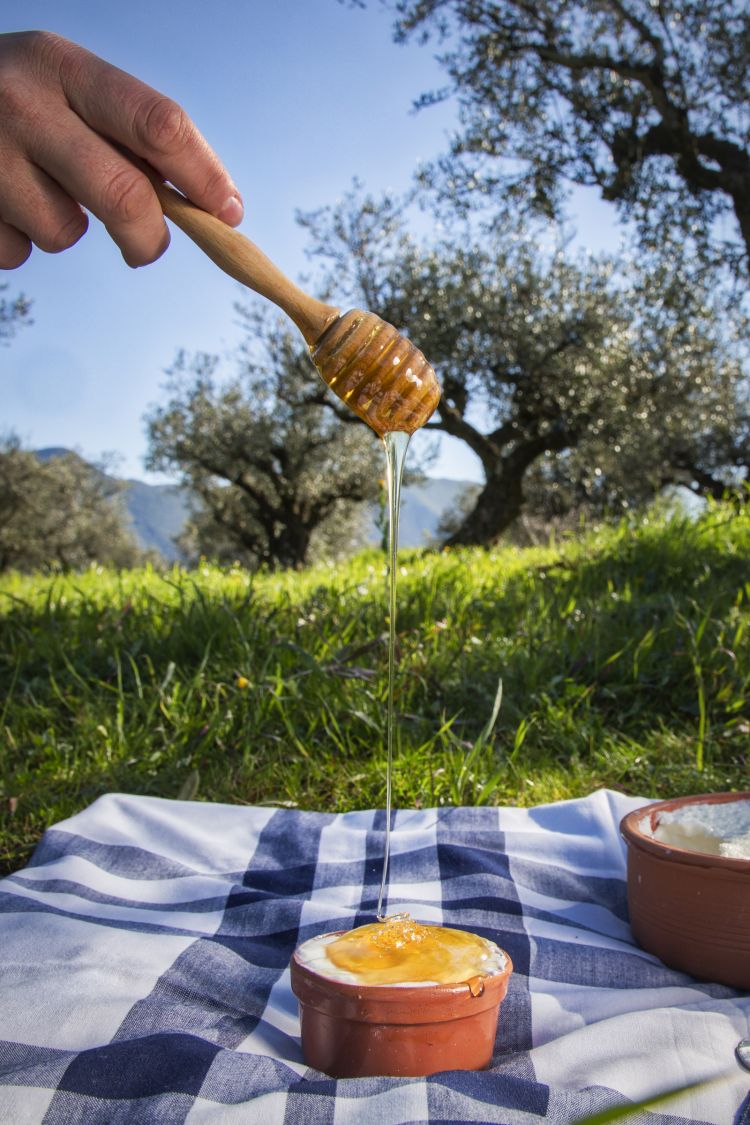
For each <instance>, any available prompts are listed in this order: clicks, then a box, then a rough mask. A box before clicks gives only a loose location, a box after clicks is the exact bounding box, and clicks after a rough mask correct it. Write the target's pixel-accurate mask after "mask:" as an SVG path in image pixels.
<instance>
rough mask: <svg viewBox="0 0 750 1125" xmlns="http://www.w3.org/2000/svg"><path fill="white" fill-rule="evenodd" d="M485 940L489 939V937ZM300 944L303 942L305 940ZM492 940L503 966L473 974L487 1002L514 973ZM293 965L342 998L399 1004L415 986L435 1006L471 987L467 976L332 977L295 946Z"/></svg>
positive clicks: (312, 981) (505, 953) (508, 958)
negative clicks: (392, 980)
mask: <svg viewBox="0 0 750 1125" xmlns="http://www.w3.org/2000/svg"><path fill="white" fill-rule="evenodd" d="M347 932H348V931H347V930H329V931H327V932H326V933H325V934H320V935H316V936H320V937H328V936H330V935H331V934H345V933H347ZM487 940H488V941H492V939H491V938H488V939H487ZM300 944H302V945H303V944H304V942H302V943H300ZM494 944H495V945H497V947H498V949H499V950H500V952H501V953H502V954H503V956H504V957H505V965H504V966H503V967H502V969H499V970H497V971H496V972H494V973H486V974H485V973H477V974H476V976H481V978H482V980H483V981H484V993H483V995H484V996H486V997H487V999H488V1000H489V1001H490V1004H488V1006H491V1002H492V1001H493V999H494V997H493V994H494V992H496V991H499V990H501V989H502V988H503V986H506V987H507V983H508V981H509V980H510V977H511V975H512V973H513V961H512V959H511V956H510V954H509V953H508V951H507V949H503V947H502V946H501V945H498V943H497V942H494ZM298 948H299V947H298ZM292 967H293V969H294V971H295V973H298V974H300V976H302V977H303V978H304V979H305V981H306V982H307V984H308V985H309V987H310V988H322V989H324V990H327V991H329V992H333V993H334V994H336V995H337V996H339V997H341V999H344V998H347V999H352V1000H354V999H356V1000H357V1001H362V1002H368V1001H371V1002H375V1001H378V1002H381V1003H382V1004H384V1005H393V1006H394V1007H395V1006H397V1005H398V1004H403V1003H404V1001H406V1000H407V999H408V996H407V994H408V993H411V992H413V991H415V990H417V989H419V992H420V993H421V994H422V999H423V1001H424V1003H425V1005H426V1006H427V1007H437V1006H438V1005H440V1004H443V1003H445V1002H446V1001H448V1000H450V999H451V998H454V997H455V998H460V997H463V996H464V995H465V994H466V993H467V992H470V991H471V990H470V989H469V980H470V979H472V978H467V979H466V980H462V981H455V982H453V981H451V982H448V983H442V984H441V983H440V982H437V981H434V982H433V981H424V982H422V983H420V982H418V981H414V982H410V983H408V984H357V983H355V982H354V981H344V980H335V979H334V978H333V977H327V976H324V975H323V973H319V972H318V971H317V970H316V969H313V968H312V966H310V965H306V964H305V962H304V961H302V960H300V958H299V957H298V954H297V949H295V950H294V952H293V953H292ZM293 991H294V990H293ZM297 998H298V999H300V1000H301V997H299V996H297ZM475 999H480V997H476V998H475ZM503 999H504V996H503V997H501V998H500V1002H501V1003H502V1000H503ZM304 1003H309V1001H304Z"/></svg>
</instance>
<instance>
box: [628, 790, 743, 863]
mask: <svg viewBox="0 0 750 1125" xmlns="http://www.w3.org/2000/svg"><path fill="white" fill-rule="evenodd" d="M658 817H659V818H658V821H657V824H656V828H654V829H652V827H651V817H650V815H648V816H645V817H644V818H643V819H642V820H641V823H640V825H639V827H640V829H641V831H642V832H643V833H644V835H646V836H651V837H652V838H653V839H654V840H659V841H661V843H663V844H668V845H671V846H672V847H674V848H687V850H688V851H691V852H703V853H704V854H706V855H723V856H728V857H730V858H732V859H750V801H748V800H740V801H724V802H721V803H713V804H705V803H703V804H694V805H681V806H680V807H679V808H676V809H673V810H672V811H671V812H662V813H659V814H658Z"/></svg>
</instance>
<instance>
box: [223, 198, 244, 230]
mask: <svg viewBox="0 0 750 1125" xmlns="http://www.w3.org/2000/svg"><path fill="white" fill-rule="evenodd" d="M244 214H245V208H244V207H243V206H242V200H241V199H240V197H239V196H238V195H230V197H229V199H228V200H227V201H226V203H224V204H223V206H222V207H220V208H219V211H218V212H217V217H218V218H219V219H221V221H222V222H223V223H228V224H229V226H230V227H236V226H237V224H238V223H241V222H242V217H243V215H244Z"/></svg>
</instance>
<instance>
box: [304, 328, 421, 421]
mask: <svg viewBox="0 0 750 1125" xmlns="http://www.w3.org/2000/svg"><path fill="white" fill-rule="evenodd" d="M311 355H312V359H313V363H314V364H315V366H316V367H317V369H318V371H319V372H320V375H321V376H322V378H323V381H324V382H325V383H327V384H328V386H329V387H330V388H331V390H332V391H334V392H335V393H336V394H337V395H338V396H339V398H340V399H341V400H342V401H343V402H345V403H346V405H347V406H348V407H349V408H350V409H351V410H353V411H354V413H355V414H358V415H359V417H360V418H362V419H363V420H364V421H365V422H367V424H368V425H369V426H371V427H372V429H373V430H374V431H375V433H376V434H377V435H378V436H379V437H382V436H383V435H384V434H387V433H391V432H394V431H397V432H400V433H407V434H413V433H414V431H415V430H418V429H419V428H420V426H423V425H424V424H425V422H426V421H427V420H428V419H429V418H430V416H431V415H432V413H433V411H434V410H435V407H436V406H437V404H438V402H439V401H440V393H441V392H440V384H439V383H438V381H437V377H436V375H435V372H434V371H433V369H432V367H430V365H429V363H428V362H427V360H426V359H425V358H424V356H423V355H422V353H421V352H420V351H419V349H418V348H416V347H415V346H414V344H412V343H411V341H410V340H408V339H407V338H406V337H405V336H402V335H401V333H400V332H398V331H397V330H396V329H395V328H394V327H393V325H392V324H388V323H387V322H386V321H384V320H381V319H380V317H379V316H376V315H375V314H374V313H370V312H364V311H363V310H362V309H351V310H350V311H349V312H346V313H343V314H342V315H341V316H339V317H337V318H336V319H335V320H334V321H332V322H331V324H329V325H328V327H327V328H326V330H325V331H324V332H323V334H322V336H321V337H320V339H319V340H318V341H317V342H316V343H315V344H314V345H313V347H312V348H311Z"/></svg>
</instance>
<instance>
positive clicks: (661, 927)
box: [620, 793, 750, 989]
mask: <svg viewBox="0 0 750 1125" xmlns="http://www.w3.org/2000/svg"><path fill="white" fill-rule="evenodd" d="M747 800H750V793H710V794H702V795H699V796H695V797H678V798H676V799H675V800H672V801H658V802H655V803H654V804H651V805H646V806H644V807H643V808H640V809H635V810H634V811H633V812H631V813H628V815H627V816H626V817H624V818H623V820H622V822H621V824H620V830H621V832H622V835H623V837H624V838H625V841H626V843H627V846H628V907H629V911H630V925H631V928H632V931H633V936H634V937H635V939H636V941H637V942H638V944H639V945H640V946H641V947H642V948H643V949H645V950H647V952H649V953H654V954H655V955H656V956H657V957H659V958H660V959H661V960H662V961H663V962H664V964H665V965H669V966H670V968H673V969H679V970H681V971H682V972H684V973H689V974H690V975H691V976H693V977H697V978H698V979H699V980H709V981H715V982H716V983H718V984H727V985H729V986H730V987H732V988H739V989H750V859H735V858H730V857H728V856H721V855H708V854H706V853H704V852H696V851H688V850H687V849H686V848H680V847H675V846H674V845H672V844H666V843H663V842H662V841H660V840H656V839H654V837H653V835H651V834H650V833H651V832H653V830H654V829H655V828H656V826H657V825H658V823H659V817H660V816H661V815H662V814H663V813H665V812H671V811H673V810H675V809H680V808H683V807H685V806H686V805H695V804H717V803H723V802H727V801H747Z"/></svg>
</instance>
